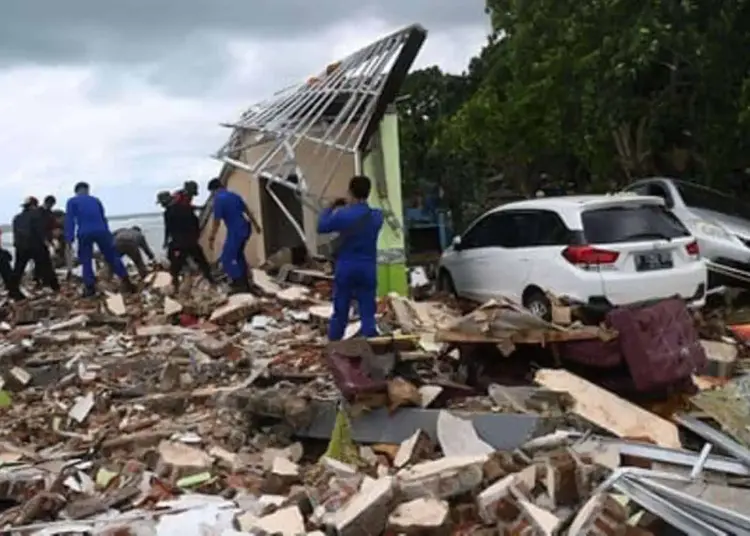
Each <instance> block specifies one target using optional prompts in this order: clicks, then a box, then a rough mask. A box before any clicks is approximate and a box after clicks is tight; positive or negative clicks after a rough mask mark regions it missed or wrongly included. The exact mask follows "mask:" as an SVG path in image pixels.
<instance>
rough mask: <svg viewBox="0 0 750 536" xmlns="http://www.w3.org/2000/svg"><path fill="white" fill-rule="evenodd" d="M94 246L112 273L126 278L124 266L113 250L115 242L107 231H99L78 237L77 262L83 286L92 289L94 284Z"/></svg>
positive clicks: (114, 249) (126, 273)
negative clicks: (80, 269)
mask: <svg viewBox="0 0 750 536" xmlns="http://www.w3.org/2000/svg"><path fill="white" fill-rule="evenodd" d="M94 244H96V247H97V249H98V250H99V252H100V253H101V254H102V257H104V260H105V261H107V264H109V266H110V268H112V271H113V272H114V273H115V274H116V275H117V276H118V277H120V278H125V277H127V276H128V272H127V270H126V269H125V265H124V264H123V263H122V259H120V255H119V254H118V253H117V249H116V248H115V240H114V237H113V236H112V233H111V232H109V231H101V232H98V233H92V234H89V235H84V236H79V237H78V262H80V263H81V268H82V271H83V284H84V285H86V286H87V287H93V286H94V284H95V283H96V278H95V276H94V262H93V261H94Z"/></svg>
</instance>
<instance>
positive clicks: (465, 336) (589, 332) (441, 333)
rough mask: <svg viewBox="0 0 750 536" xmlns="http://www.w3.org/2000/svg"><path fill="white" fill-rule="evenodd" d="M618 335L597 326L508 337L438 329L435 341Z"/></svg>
mask: <svg viewBox="0 0 750 536" xmlns="http://www.w3.org/2000/svg"><path fill="white" fill-rule="evenodd" d="M615 337H617V333H616V332H614V331H604V330H602V329H599V328H596V327H584V328H580V329H574V330H565V331H551V330H550V331H517V332H512V333H508V335H507V336H506V337H498V336H494V337H493V336H487V335H482V334H479V333H466V332H461V331H449V330H438V332H437V334H436V335H435V341H437V342H448V343H475V344H485V343H486V344H500V343H503V342H507V341H510V342H512V343H514V344H546V343H551V342H567V341H582V340H589V339H601V340H603V341H608V340H611V339H613V338H615Z"/></svg>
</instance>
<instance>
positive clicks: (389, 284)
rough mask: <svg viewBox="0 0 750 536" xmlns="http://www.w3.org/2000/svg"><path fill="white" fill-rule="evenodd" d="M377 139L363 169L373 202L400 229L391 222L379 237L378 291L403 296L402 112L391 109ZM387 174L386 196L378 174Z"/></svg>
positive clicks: (405, 288)
mask: <svg viewBox="0 0 750 536" xmlns="http://www.w3.org/2000/svg"><path fill="white" fill-rule="evenodd" d="M376 136H377V139H376V140H375V143H374V144H373V150H371V151H370V152H369V153H368V154H367V156H366V157H365V158H364V161H363V163H362V171H363V172H364V174H365V175H367V176H368V177H370V178H371V179H372V180H373V183H374V184H373V190H372V194H371V195H370V199H369V203H370V205H371V206H373V207H378V208H381V209H383V210H384V211H385V212H386V213H389V214H391V215H392V216H391V218H392V219H393V220H395V222H397V225H396V227H397V228H396V229H394V228H393V227H394V226H392V225H389V223H388V217H386V222H385V223H384V224H383V230H382V231H381V232H380V238H379V239H378V295H380V296H385V295H386V294H388V293H390V292H396V293H398V294H400V295H402V296H407V295H408V294H409V284H408V277H407V269H406V254H405V251H406V249H405V237H404V231H403V229H404V216H403V214H404V211H403V202H402V199H401V159H400V151H399V144H398V115H397V114H396V113H395V110H389V112H388V113H386V114H385V116H384V117H383V120H382V121H381V122H380V128H379V129H378V134H376ZM379 176H382V177H384V178H385V184H386V191H387V195H386V197H385V199H384V198H383V197H382V196H381V194H380V192H379V191H378V188H377V187H376V185H377V177H379Z"/></svg>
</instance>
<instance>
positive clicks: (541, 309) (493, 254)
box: [438, 194, 707, 318]
mask: <svg viewBox="0 0 750 536" xmlns="http://www.w3.org/2000/svg"><path fill="white" fill-rule="evenodd" d="M706 273H707V272H706V265H705V263H704V262H703V261H702V260H701V256H700V251H699V248H698V243H697V242H696V240H695V239H694V238H693V237H692V236H691V235H690V233H689V232H688V230H687V229H686V228H685V226H684V225H682V223H680V221H679V220H678V219H677V218H676V217H675V216H674V215H672V214H671V213H670V212H669V211H668V210H666V208H665V207H664V201H663V200H662V199H661V198H658V197H652V196H641V195H633V194H615V195H591V196H563V197H550V198H541V199H531V200H526V201H517V202H515V203H509V204H507V205H503V206H502V207H499V208H495V209H493V210H490V211H489V212H486V213H485V214H484V215H482V216H481V217H479V218H478V219H477V220H476V221H474V222H473V223H472V224H471V226H469V228H468V230H467V231H466V232H465V233H464V234H463V235H461V236H457V237H456V238H454V240H453V245H451V246H450V247H449V248H448V249H446V250H445V252H444V253H443V255H442V257H441V259H440V269H439V273H438V278H439V279H438V281H439V283H438V284H439V286H440V287H441V288H442V289H444V290H449V291H452V292H454V293H456V294H457V295H459V296H462V297H465V298H469V299H472V300H477V301H486V300H489V299H492V298H499V297H506V298H510V299H511V300H515V301H517V302H518V303H521V304H523V305H524V306H525V307H527V308H528V309H529V310H531V311H532V312H533V313H534V314H536V315H538V316H540V317H542V318H549V317H550V312H551V308H550V302H549V300H548V299H547V296H546V294H545V293H546V292H549V293H551V294H553V295H555V296H558V297H565V298H568V299H570V300H573V301H575V302H580V303H583V304H590V305H594V306H611V305H624V304H628V303H635V302H640V301H647V300H652V299H658V298H667V297H672V296H680V297H682V298H684V299H685V300H687V301H688V302H691V303H692V304H693V305H696V306H700V305H702V304H703V303H704V302H705V293H706Z"/></svg>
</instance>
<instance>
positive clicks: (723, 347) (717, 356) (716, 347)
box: [700, 339, 738, 378]
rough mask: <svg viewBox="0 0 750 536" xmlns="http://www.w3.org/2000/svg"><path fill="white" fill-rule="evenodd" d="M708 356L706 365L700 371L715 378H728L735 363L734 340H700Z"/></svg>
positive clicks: (735, 350) (735, 346)
mask: <svg viewBox="0 0 750 536" xmlns="http://www.w3.org/2000/svg"><path fill="white" fill-rule="evenodd" d="M700 343H701V346H703V350H704V351H705V352H706V357H707V358H708V367H707V368H706V370H705V371H702V372H701V373H702V374H704V375H706V376H713V377H715V378H730V377H731V376H732V374H733V372H734V369H735V366H736V364H737V353H738V350H737V345H736V344H735V343H734V342H724V341H709V340H704V339H702V340H701V341H700Z"/></svg>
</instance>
